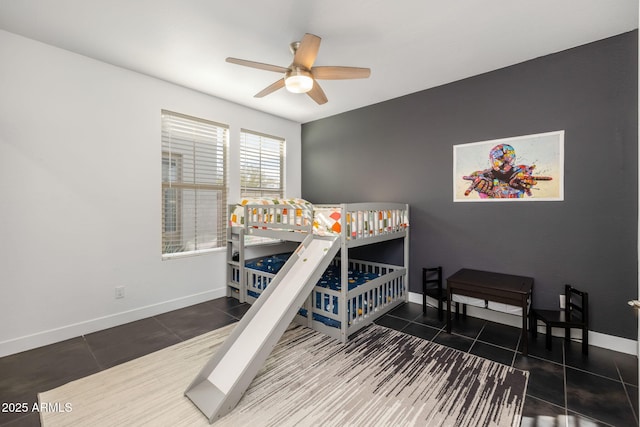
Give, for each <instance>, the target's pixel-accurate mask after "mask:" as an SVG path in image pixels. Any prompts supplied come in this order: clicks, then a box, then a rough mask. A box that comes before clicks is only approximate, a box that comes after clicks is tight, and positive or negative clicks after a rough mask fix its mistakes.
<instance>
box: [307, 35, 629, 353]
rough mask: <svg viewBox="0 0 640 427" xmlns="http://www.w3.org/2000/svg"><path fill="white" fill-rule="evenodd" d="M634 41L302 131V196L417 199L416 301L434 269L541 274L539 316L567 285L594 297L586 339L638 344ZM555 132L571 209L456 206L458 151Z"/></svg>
mask: <svg viewBox="0 0 640 427" xmlns="http://www.w3.org/2000/svg"><path fill="white" fill-rule="evenodd" d="M637 43H638V32H637V31H633V32H630V33H625V34H621V35H619V36H616V37H612V38H608V39H604V40H601V41H598V42H595V43H591V44H588V45H584V46H580V47H577V48H574V49H570V50H567V51H563V52H559V53H555V54H552V55H548V56H544V57H541V58H537V59H534V60H531V61H527V62H524V63H521V64H517V65H513V66H510V67H507V68H503V69H500V70H497V71H493V72H490V73H486V74H482V75H478V76H475V77H471V78H468V79H465V80H461V81H458V82H454V83H451V84H447V85H443V86H440V87H436V88H433V89H429V90H425V91H422V92H418V93H414V94H411V95H407V96H404V97H401V98H396V99H393V100H390V101H386V102H383V103H379V104H375V105H372V106H369V107H365V108H361V109H358V110H353V111H350V112H347V113H343V114H340V115H336V116H333V117H329V118H325V119H322V120H318V121H314V122H310V123H306V124H304V125H303V126H302V196H303V197H304V198H305V199H308V200H310V201H311V202H314V203H338V202H367V201H391V202H406V203H409V204H410V207H411V218H410V224H411V250H410V265H411V267H410V290H411V291H413V292H421V283H420V281H421V269H422V267H423V266H437V265H442V266H443V268H444V274H445V277H446V276H449V275H451V274H453V273H454V272H455V271H457V270H458V269H460V268H474V269H481V270H490V271H498V272H503V273H509V274H518V275H526V276H532V277H534V278H535V285H534V298H533V303H534V306H535V307H539V308H554V307H555V308H557V307H558V295H559V294H560V293H561V292H562V289H563V285H564V284H565V283H571V284H573V285H574V286H575V287H577V288H579V289H582V290H585V291H588V292H589V293H590V298H591V304H590V310H591V328H590V329H591V330H593V331H596V332H601V333H605V334H609V335H614V336H619V337H624V338H629V339H633V340H635V339H637V318H636V314H635V313H634V311H633V310H632V309H631V308H630V307H629V306H628V305H627V301H628V300H629V299H635V298H637V297H638V285H637V277H638V270H637V269H638V249H637V234H638V209H637V206H638V99H637V93H638V44H637ZM433 60H434V61H437V58H434V59H433ZM372 75H373V76H375V70H372ZM344 84H349V83H348V82H345V83H344ZM331 96H336V97H337V96H340V94H339V93H335V94H333V95H331V94H329V98H331ZM329 102H331V101H329ZM557 130H564V131H565V140H564V153H565V163H564V172H565V176H564V178H565V187H564V188H565V197H564V201H556V202H545V201H538V202H515V203H514V202H512V203H509V202H495V203H454V202H453V183H452V164H453V145H456V144H463V143H469V142H476V141H486V140H492V139H498V138H507V137H513V136H520V135H528V134H535V133H542V132H550V131H557ZM516 154H517V153H516ZM381 251H387V252H388V249H386V248H382V249H381ZM391 255H392V256H393V254H391Z"/></svg>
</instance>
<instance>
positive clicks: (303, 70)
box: [227, 33, 371, 105]
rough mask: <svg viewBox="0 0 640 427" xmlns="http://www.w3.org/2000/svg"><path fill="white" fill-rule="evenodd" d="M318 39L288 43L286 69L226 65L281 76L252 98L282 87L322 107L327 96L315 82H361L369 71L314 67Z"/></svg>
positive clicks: (242, 61) (256, 64)
mask: <svg viewBox="0 0 640 427" xmlns="http://www.w3.org/2000/svg"><path fill="white" fill-rule="evenodd" d="M320 40H321V39H320V37H318V36H315V35H313V34H309V33H307V34H305V35H304V37H303V38H302V40H301V41H299V42H293V43H291V45H290V49H291V53H293V62H292V63H291V65H289V67H280V66H278V65H270V64H263V63H262V62H254V61H247V60H245V59H238V58H227V62H230V63H232V64H238V65H244V66H245V67H252V68H258V69H261V70H267V71H274V72H276V73H282V74H284V77H283V78H281V79H280V80H278V81H276V82H275V83H272V84H271V85H269V86H267V87H266V88H264V89H263V90H261V91H260V92H258V93H257V94H255V95H254V97H255V98H262V97H263V96H266V95H269V94H270V93H273V92H275V91H276V90H278V89H282V88H283V87H286V88H287V90H288V91H289V92H293V93H306V94H307V95H309V96H310V97H311V99H313V100H314V101H315V102H317V103H318V104H320V105H322V104H324V103H326V102H327V95H325V93H324V91H323V90H322V88H321V87H320V85H319V84H318V82H317V81H316V80H343V79H365V78H367V77H369V76H370V75H371V70H370V69H369V68H359V67H331V66H320V67H314V66H313V63H314V61H315V60H316V56H318V50H319V49H320Z"/></svg>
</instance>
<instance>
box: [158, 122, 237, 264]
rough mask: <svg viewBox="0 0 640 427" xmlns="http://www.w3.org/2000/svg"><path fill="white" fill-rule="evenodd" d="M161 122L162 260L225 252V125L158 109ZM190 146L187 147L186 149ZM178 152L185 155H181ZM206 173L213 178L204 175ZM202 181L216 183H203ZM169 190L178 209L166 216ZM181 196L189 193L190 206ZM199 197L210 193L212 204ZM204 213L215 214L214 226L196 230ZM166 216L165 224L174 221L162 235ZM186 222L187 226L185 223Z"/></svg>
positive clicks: (227, 135) (226, 145) (226, 174)
mask: <svg viewBox="0 0 640 427" xmlns="http://www.w3.org/2000/svg"><path fill="white" fill-rule="evenodd" d="M161 122H162V124H161V130H162V132H161V133H162V135H161V147H162V155H161V157H162V161H161V164H162V177H161V182H162V196H161V197H162V201H161V203H162V205H161V222H162V224H161V232H162V233H161V253H162V258H163V259H171V258H177V257H186V256H193V255H199V254H203V253H209V252H213V251H219V250H222V249H224V248H225V247H226V238H227V230H226V227H227V200H228V192H229V191H228V190H229V182H228V147H229V126H227V125H224V124H221V123H217V122H213V121H210V120H206V119H201V118H197V117H193V116H187V115H184V114H181V113H176V112H173V111H168V110H161ZM202 129H204V130H202ZM172 132H173V133H172ZM174 134H175V135H178V136H177V137H176V138H175V141H177V142H176V143H175V145H173V141H174V138H173V136H172V135H174ZM189 134H192V135H193V136H192V137H191V138H189V137H185V135H189ZM190 144H191V145H192V147H189V145H190ZM198 144H206V145H204V146H203V145H198ZM172 147H174V148H175V149H173V148H172ZM185 148H186V149H185ZM181 150H182V151H183V152H185V153H187V154H185V153H181V152H180V151H181ZM203 150H204V151H203ZM207 150H209V151H211V152H213V154H214V157H213V158H209V157H210V156H209V154H210V153H209V151H207ZM187 157H189V159H188V158H187ZM174 159H175V162H176V164H175V168H176V169H175V173H172V172H171V167H172V163H173V161H174ZM165 162H166V163H165ZM185 162H188V163H187V164H188V165H189V166H190V168H191V169H189V168H188V167H187V164H185ZM167 163H168V169H167V172H166V174H165V164H167ZM220 168H222V170H220ZM211 170H212V171H213V175H212V176H209V175H207V173H210V172H211ZM172 175H175V176H172ZM185 175H189V179H188V180H185V179H184V178H185ZM207 179H209V180H213V181H218V182H215V183H210V182H206V180H207ZM169 191H175V192H176V196H175V203H176V205H177V206H176V208H175V214H174V215H171V214H170V213H168V212H167V209H166V207H167V204H168V203H169V200H168V198H169V197H168V194H167V193H168V192H169ZM185 191H188V192H192V196H191V197H192V201H191V202H190V203H191V205H188V203H189V202H187V201H186V198H187V197H186V196H187V195H185V194H183V193H185ZM199 192H200V194H199ZM203 193H204V194H205V195H206V194H207V193H209V194H210V195H211V196H213V198H212V202H209V201H207V200H206V199H207V197H206V196H205V197H204V198H202V197H201V196H202V194H203ZM203 209H205V210H207V209H208V210H211V211H212V212H214V215H215V217H214V218H213V220H214V221H215V222H213V226H211V225H209V227H207V225H204V226H200V225H199V215H200V212H201V211H202V210H203ZM168 215H170V216H171V217H172V218H171V220H170V221H169V222H175V227H176V229H175V230H169V231H167V229H166V228H167V227H166V225H167V222H168ZM190 219H191V223H189V224H188V222H189V221H190ZM187 227H190V228H191V229H192V231H191V232H186V233H185V232H184V229H185V228H187ZM213 229H215V230H213ZM207 234H213V237H212V238H207V239H204V240H203V239H201V238H202V237H203V236H206V235H207ZM189 237H190V238H192V240H190V241H188V242H187V241H186V239H187V238H189ZM176 242H177V243H176ZM172 245H173V247H172V248H170V249H169V246H172ZM178 245H179V246H178ZM188 246H190V247H188Z"/></svg>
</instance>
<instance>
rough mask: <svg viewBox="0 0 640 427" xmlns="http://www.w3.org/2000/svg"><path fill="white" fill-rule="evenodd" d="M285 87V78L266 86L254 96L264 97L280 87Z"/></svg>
mask: <svg viewBox="0 0 640 427" xmlns="http://www.w3.org/2000/svg"><path fill="white" fill-rule="evenodd" d="M283 87H284V79H280V80H278V81H276V82H274V83H272V84H270V85H269V86H267V87H266V88H264V89H262V90H261V91H260V92H258V93H256V94H255V95H253V97H254V98H262V97H263V96H267V95H269V94H270V93H273V92H275V91H277V90H278V89H282V88H283Z"/></svg>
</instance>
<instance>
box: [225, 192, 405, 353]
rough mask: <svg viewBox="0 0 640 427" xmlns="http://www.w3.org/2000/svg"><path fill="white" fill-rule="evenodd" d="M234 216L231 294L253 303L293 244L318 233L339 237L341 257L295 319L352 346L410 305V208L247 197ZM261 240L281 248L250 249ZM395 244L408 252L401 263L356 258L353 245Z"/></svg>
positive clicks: (229, 242)
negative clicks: (357, 335) (366, 330)
mask: <svg viewBox="0 0 640 427" xmlns="http://www.w3.org/2000/svg"><path fill="white" fill-rule="evenodd" d="M230 212H231V214H230V223H229V227H228V236H227V237H228V239H227V260H228V263H227V284H228V286H227V295H228V296H232V297H235V298H237V299H238V300H239V301H241V302H248V303H253V302H254V301H255V300H256V299H257V298H258V297H259V296H260V294H261V292H262V291H263V290H264V289H265V288H266V287H267V286H268V285H269V283H270V282H271V280H272V279H273V278H274V277H275V275H276V274H277V272H278V271H279V268H280V267H281V266H282V265H283V264H284V263H285V262H286V260H287V258H288V256H289V254H290V252H291V251H292V250H293V249H295V246H291V245H292V244H297V243H298V242H301V241H302V240H304V238H305V237H306V236H307V235H308V234H309V233H314V234H315V235H318V236H337V237H339V239H340V245H341V246H340V252H339V253H338V255H337V256H336V258H335V259H334V260H333V261H332V264H331V265H330V266H329V268H328V269H327V270H326V271H325V273H324V274H323V276H322V278H321V279H320V280H319V281H318V282H317V284H316V286H315V287H314V289H313V291H312V292H311V295H310V296H309V298H308V299H307V301H306V303H305V304H304V306H303V307H301V309H300V311H299V312H298V315H297V316H296V322H298V323H301V324H303V325H306V326H309V327H311V328H313V329H315V330H318V331H320V332H323V333H325V334H327V335H329V336H331V337H333V338H336V339H339V340H341V341H342V342H346V340H347V339H348V337H349V336H350V335H351V334H353V333H354V332H356V331H357V330H359V329H361V328H363V327H365V326H367V325H368V324H370V323H371V322H373V321H374V320H375V319H376V318H378V317H380V316H381V315H383V314H385V313H387V312H388V311H390V310H391V309H393V308H395V307H396V306H398V305H400V304H401V303H403V302H405V301H408V295H409V288H408V281H407V271H408V260H409V233H408V225H409V224H408V217H409V207H408V205H406V204H400V203H342V204H335V205H326V204H323V205H318V204H311V203H309V202H308V201H306V200H303V199H287V200H281V199H248V200H243V201H242V202H241V203H240V204H238V205H232V206H230ZM257 237H263V238H264V237H266V238H271V239H275V240H274V241H275V242H277V243H272V244H263V245H255V246H250V245H248V244H247V241H251V239H255V238H257ZM396 239H399V241H400V242H401V243H402V247H403V263H402V265H394V264H387V263H381V262H373V261H364V260H356V259H351V257H350V251H351V250H352V249H354V248H357V247H361V246H365V245H371V244H374V243H380V242H384V241H390V240H396ZM292 242H293V243H292ZM283 248H285V249H284V250H283Z"/></svg>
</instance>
